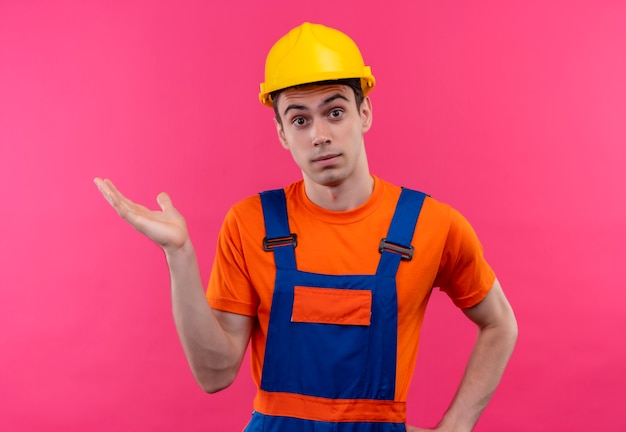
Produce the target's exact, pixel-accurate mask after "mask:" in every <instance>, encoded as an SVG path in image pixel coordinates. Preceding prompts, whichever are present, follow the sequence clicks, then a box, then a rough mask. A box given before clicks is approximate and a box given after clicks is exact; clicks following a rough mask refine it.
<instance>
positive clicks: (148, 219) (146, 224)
mask: <svg viewBox="0 0 626 432" xmlns="http://www.w3.org/2000/svg"><path fill="white" fill-rule="evenodd" d="M94 183H95V184H96V186H98V189H99V190H100V192H101V193H102V195H103V196H104V198H106V200H107V201H108V202H109V204H111V207H113V208H114V209H115V210H116V211H117V213H118V214H119V215H120V216H121V217H122V218H124V220H126V221H127V222H128V223H129V224H131V225H132V226H133V227H134V228H135V229H136V230H137V231H139V232H140V233H142V234H144V235H145V236H147V237H148V238H149V239H151V240H152V241H154V242H155V243H157V244H158V245H159V246H161V247H162V248H163V249H164V250H165V252H166V253H169V252H175V251H177V250H179V249H180V248H182V247H183V246H184V245H185V244H186V243H188V242H189V233H188V231H187V223H186V222H185V218H184V217H183V216H182V215H181V214H180V213H179V212H178V210H176V209H175V208H174V206H173V205H172V200H171V199H170V197H169V196H168V195H167V194H166V193H164V192H162V193H160V194H159V195H158V196H157V199H156V200H157V203H158V204H159V207H161V211H153V210H150V209H148V208H146V207H144V206H142V205H140V204H136V203H134V202H132V201H131V200H129V199H128V198H126V197H125V196H124V195H122V194H121V193H120V191H118V190H117V188H116V187H115V185H114V184H113V182H112V181H111V180H108V179H104V180H103V179H101V178H95V179H94Z"/></svg>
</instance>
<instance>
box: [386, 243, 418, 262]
mask: <svg viewBox="0 0 626 432" xmlns="http://www.w3.org/2000/svg"><path fill="white" fill-rule="evenodd" d="M384 250H386V251H389V252H393V253H397V254H399V255H400V259H403V260H405V261H411V259H413V246H409V247H405V246H401V245H399V244H395V243H391V242H388V241H387V238H386V237H385V238H384V239H382V240H381V241H380V246H379V247H378V252H380V253H383V251H384Z"/></svg>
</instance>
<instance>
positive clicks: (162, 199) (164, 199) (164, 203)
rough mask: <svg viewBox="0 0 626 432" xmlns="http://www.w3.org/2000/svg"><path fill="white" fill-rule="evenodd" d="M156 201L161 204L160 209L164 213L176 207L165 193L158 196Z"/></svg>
mask: <svg viewBox="0 0 626 432" xmlns="http://www.w3.org/2000/svg"><path fill="white" fill-rule="evenodd" d="M156 200H157V203H158V204H159V207H161V210H163V211H168V210H172V209H173V208H174V205H173V204H172V199H171V198H170V196H169V195H168V194H166V193H165V192H161V193H160V194H159V195H157V198H156Z"/></svg>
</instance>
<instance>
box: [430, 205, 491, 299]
mask: <svg viewBox="0 0 626 432" xmlns="http://www.w3.org/2000/svg"><path fill="white" fill-rule="evenodd" d="M495 278H496V276H495V273H494V271H493V270H492V268H491V267H490V266H489V264H488V263H487V261H486V260H485V257H484V256H483V248H482V245H481V244H480V242H479V240H478V237H477V236H476V232H475V231H474V229H473V228H472V226H471V225H470V223H469V222H468V221H467V219H465V218H464V217H463V216H462V215H461V214H460V213H459V212H458V211H456V210H454V209H452V214H451V220H450V228H449V231H448V236H447V238H446V244H445V247H444V251H443V254H442V257H441V264H440V267H439V271H438V274H437V278H436V279H435V284H434V286H438V287H439V288H440V289H441V290H442V291H444V292H445V293H446V294H447V295H448V296H449V297H450V298H451V299H452V301H453V302H454V304H455V305H456V306H458V307H459V308H463V309H465V308H469V307H472V306H475V305H476V304H478V303H479V302H480V301H481V300H482V299H483V298H485V296H486V295H487V293H488V292H489V290H490V289H491V287H492V286H493V283H494V281H495Z"/></svg>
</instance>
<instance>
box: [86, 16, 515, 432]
mask: <svg viewBox="0 0 626 432" xmlns="http://www.w3.org/2000/svg"><path fill="white" fill-rule="evenodd" d="M265 74H266V77H265V78H266V81H265V83H263V84H261V94H260V99H261V102H262V103H264V104H265V105H267V106H270V107H273V108H274V110H275V124H276V129H277V133H278V138H279V140H280V142H281V144H282V145H283V147H284V148H285V149H287V150H289V151H290V152H291V154H292V156H293V159H294V161H295V162H296V164H297V165H298V166H299V168H300V169H301V171H302V180H301V181H298V182H296V183H294V184H292V185H289V186H287V187H286V188H284V189H281V190H277V191H268V192H264V193H262V194H260V195H259V196H254V197H250V198H248V199H245V200H243V201H241V202H240V203H238V204H236V205H235V206H233V208H232V209H231V210H230V211H229V213H228V214H227V216H226V218H225V221H224V224H223V227H222V230H221V232H220V236H219V242H218V249H217V252H216V257H215V263H214V267H213V269H212V273H211V278H210V282H209V287H208V290H207V292H206V297H205V292H204V290H203V285H202V281H201V279H200V275H199V270H198V264H197V261H196V256H195V253H194V249H193V246H192V244H191V241H190V239H189V236H188V233H187V229H186V226H185V220H184V218H183V217H182V215H181V214H180V213H178V211H177V210H176V209H175V208H174V207H173V205H172V202H171V200H170V199H169V197H168V196H167V195H166V194H164V193H162V194H160V195H159V196H158V197H157V201H158V203H159V205H160V207H161V210H162V211H160V212H153V211H149V210H148V209H146V208H145V207H143V206H140V205H137V204H135V203H133V202H131V201H129V200H128V199H127V198H125V197H124V196H123V195H122V194H120V193H119V191H117V189H115V187H114V186H113V184H112V183H111V182H110V181H109V180H101V179H96V180H95V181H96V184H97V185H98V187H99V188H100V191H101V192H102V194H103V195H104V196H105V197H106V198H107V200H108V201H109V202H110V204H111V205H112V206H113V207H114V208H115V209H116V210H117V211H118V213H119V214H120V215H121V216H122V217H123V218H124V219H126V220H127V221H128V222H129V223H131V224H132V225H133V226H134V227H135V228H137V229H138V230H139V231H140V232H142V233H144V234H145V235H147V236H148V237H149V238H151V239H152V240H154V241H155V242H156V243H158V244H159V245H160V246H161V247H162V248H163V249H164V251H165V255H166V257H167V262H168V265H169V269H170V274H171V285H172V302H173V310H174V319H175V322H176V326H177V330H178V332H179V335H180V338H181V341H182V344H183V347H184V350H185V353H186V355H187V358H188V360H189V363H190V365H191V369H192V371H193V373H194V375H195V378H196V380H197V381H198V383H199V384H200V385H201V386H202V387H203V389H205V390H206V391H207V392H210V393H212V392H216V391H219V390H221V389H223V388H225V387H227V386H228V385H230V384H231V383H232V382H233V380H234V379H235V377H236V375H237V373H238V371H239V367H240V365H241V361H242V358H243V356H244V353H245V350H246V347H247V345H248V343H251V356H252V357H251V363H252V374H253V378H254V380H255V382H256V383H257V386H258V392H257V396H256V397H255V400H254V409H255V411H254V414H253V417H252V420H251V421H250V423H249V424H248V426H247V428H246V430H247V431H261V430H262V431H265V432H272V431H304V432H307V431H331V430H332V431H337V432H348V431H350V432H357V431H363V432H368V431H405V430H408V431H421V430H424V429H419V428H417V427H414V426H408V425H406V397H407V393H408V388H409V384H410V378H411V375H412V370H413V367H414V363H415V359H416V356H417V346H418V340H419V331H420V328H421V324H422V319H423V315H424V310H425V307H426V304H427V301H428V298H429V296H430V293H431V290H432V288H433V287H440V288H441V289H442V290H444V291H445V292H446V293H447V294H448V295H449V296H450V297H451V299H452V301H453V302H454V303H455V304H456V305H457V306H458V307H459V308H461V309H462V310H463V312H464V314H465V315H466V316H467V317H468V318H469V319H470V320H472V321H473V322H474V323H476V325H477V327H478V339H477V341H476V344H475V347H474V349H473V352H472V355H471V358H470V360H469V363H468V365H467V370H466V372H465V375H464V377H463V379H462V382H461V383H460V386H459V389H458V392H457V394H456V395H455V397H454V400H453V401H452V404H451V405H450V408H449V409H448V411H447V412H446V413H445V414H444V416H443V418H442V420H441V422H440V424H439V426H438V427H437V428H436V430H438V431H459V432H460V431H470V430H472V428H473V427H474V425H475V423H476V421H477V420H478V417H479V416H480V414H481V412H482V411H483V409H484V408H485V406H486V405H487V403H488V401H489V399H490V397H491V395H492V394H493V392H494V390H495V388H496V386H497V384H498V383H499V381H500V378H501V376H502V373H503V371H504V368H505V365H506V363H507V361H508V359H509V356H510V354H511V352H512V350H513V346H514V344H515V340H516V337H517V325H516V322H515V318H514V315H513V312H512V310H511V307H510V305H509V303H508V302H507V300H506V298H505V296H504V294H503V292H502V289H501V287H500V285H499V283H498V281H497V280H496V278H495V275H494V273H493V271H492V270H491V268H490V267H489V265H488V264H487V263H486V262H485V260H484V258H483V255H482V248H481V246H480V243H479V242H478V240H477V238H476V235H475V234H474V231H473V230H472V228H471V226H470V225H469V223H468V222H467V221H466V220H465V219H464V218H463V217H462V216H461V215H460V214H459V213H458V212H456V211H454V210H453V209H452V208H450V207H449V206H447V205H444V204H441V203H439V202H437V201H436V200H434V199H432V198H430V197H428V196H425V195H424V194H422V193H419V192H414V191H411V190H407V189H401V188H399V187H397V186H394V185H392V184H390V183H387V182H385V181H383V180H381V179H379V178H377V177H375V176H373V175H371V174H370V172H369V167H368V162H367V156H366V152H365V145H364V135H365V133H366V132H367V131H368V130H369V128H370V126H371V124H372V104H371V101H370V99H369V98H368V97H367V94H368V92H369V91H370V90H371V89H372V87H373V86H374V84H375V80H374V77H373V76H372V75H371V72H370V69H369V67H367V66H365V65H364V63H363V59H362V57H361V54H360V52H359V50H358V48H357V46H356V45H355V44H354V42H353V41H352V40H351V39H350V38H348V37H347V36H346V35H345V34H343V33H341V32H339V31H337V30H334V29H330V28H328V27H324V26H321V25H314V24H310V23H304V24H302V25H301V26H299V27H297V28H295V29H293V30H292V31H291V32H289V33H288V34H287V35H286V36H284V37H283V38H282V39H281V40H279V41H278V42H277V43H276V44H275V45H274V47H273V48H272V50H271V51H270V53H269V55H268V58H267V63H266V71H265ZM207 298H208V302H207Z"/></svg>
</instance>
